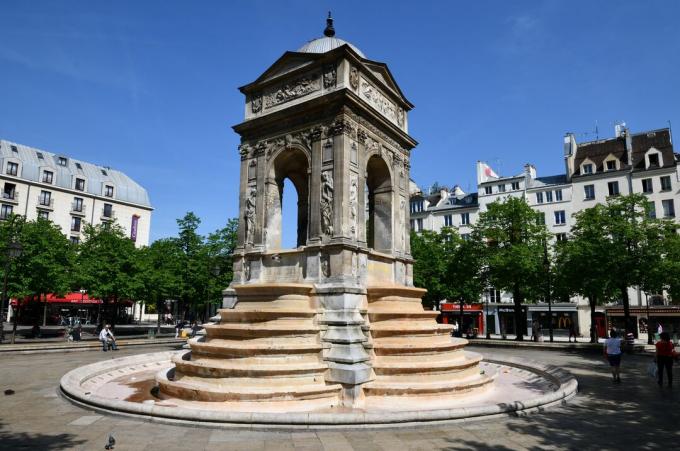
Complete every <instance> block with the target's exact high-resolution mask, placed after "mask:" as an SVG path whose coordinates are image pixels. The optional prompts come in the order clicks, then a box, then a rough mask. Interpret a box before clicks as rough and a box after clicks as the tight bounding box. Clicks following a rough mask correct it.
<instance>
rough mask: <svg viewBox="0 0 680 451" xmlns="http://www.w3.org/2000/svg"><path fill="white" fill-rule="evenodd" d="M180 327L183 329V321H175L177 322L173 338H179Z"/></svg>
mask: <svg viewBox="0 0 680 451" xmlns="http://www.w3.org/2000/svg"><path fill="white" fill-rule="evenodd" d="M182 329H184V321H177V324H176V325H175V338H179V334H180V333H181V332H182Z"/></svg>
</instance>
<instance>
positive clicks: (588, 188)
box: [583, 185, 595, 200]
mask: <svg viewBox="0 0 680 451" xmlns="http://www.w3.org/2000/svg"><path fill="white" fill-rule="evenodd" d="M583 194H584V196H585V199H586V200H593V199H595V185H585V186H584V187H583Z"/></svg>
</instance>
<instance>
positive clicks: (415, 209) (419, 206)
mask: <svg viewBox="0 0 680 451" xmlns="http://www.w3.org/2000/svg"><path fill="white" fill-rule="evenodd" d="M107 186H108V185H107ZM111 189H112V190H113V188H111ZM104 194H106V192H104ZM421 211H423V201H422V200H415V201H413V202H411V213H420V212H421Z"/></svg>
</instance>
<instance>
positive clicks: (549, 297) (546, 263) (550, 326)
mask: <svg viewBox="0 0 680 451" xmlns="http://www.w3.org/2000/svg"><path fill="white" fill-rule="evenodd" d="M543 265H544V267H545V272H546V290H545V295H546V297H547V300H548V330H549V331H550V342H551V343H552V341H553V317H552V295H551V293H550V291H551V288H552V287H551V286H550V260H549V259H548V241H547V240H545V241H543Z"/></svg>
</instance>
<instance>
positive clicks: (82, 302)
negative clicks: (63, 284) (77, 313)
mask: <svg viewBox="0 0 680 451" xmlns="http://www.w3.org/2000/svg"><path fill="white" fill-rule="evenodd" d="M78 291H79V292H80V307H81V308H82V306H83V304H84V303H85V293H87V290H86V289H84V288H81V289H80V290H78ZM88 317H89V310H88Z"/></svg>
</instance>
